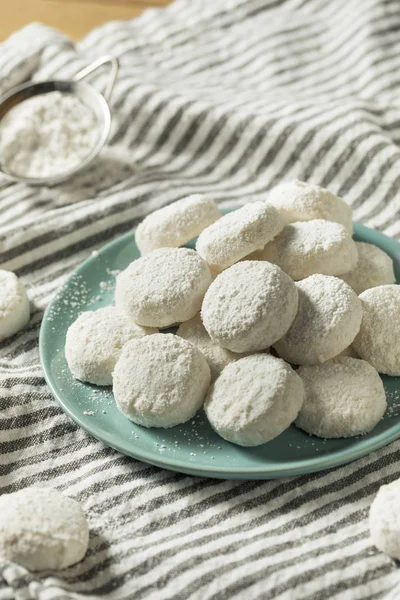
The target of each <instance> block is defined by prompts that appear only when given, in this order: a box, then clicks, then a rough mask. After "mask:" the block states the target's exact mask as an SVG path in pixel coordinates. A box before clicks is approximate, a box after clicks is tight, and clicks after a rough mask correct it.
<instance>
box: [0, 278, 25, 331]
mask: <svg viewBox="0 0 400 600" xmlns="http://www.w3.org/2000/svg"><path fill="white" fill-rule="evenodd" d="M29 317H30V307H29V300H28V296H27V294H26V291H25V287H24V286H23V284H22V283H21V281H20V280H19V279H18V277H17V276H16V275H15V273H12V272H11V271H3V270H0V341H1V340H5V339H6V338H9V337H11V336H12V335H14V334H15V333H17V332H18V331H20V330H21V329H23V328H24V327H25V325H26V324H27V323H28V321H29Z"/></svg>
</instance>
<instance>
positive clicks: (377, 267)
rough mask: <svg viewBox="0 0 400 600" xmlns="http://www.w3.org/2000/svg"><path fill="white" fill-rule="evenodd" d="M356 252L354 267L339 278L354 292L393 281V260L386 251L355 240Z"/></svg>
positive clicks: (358, 292) (359, 292)
mask: <svg viewBox="0 0 400 600" xmlns="http://www.w3.org/2000/svg"><path fill="white" fill-rule="evenodd" d="M355 244H356V246H357V252H358V261H357V264H356V266H355V267H354V269H352V270H351V271H349V272H348V273H345V274H344V275H341V276H340V277H341V279H343V281H345V282H346V283H348V284H349V285H350V286H351V287H352V288H353V290H354V291H355V293H356V294H361V293H362V292H365V290H369V289H370V288H373V287H376V286H378V285H385V284H390V283H395V281H396V279H395V276H394V270H393V261H392V259H391V258H390V256H389V255H388V254H386V252H384V251H383V250H381V249H380V248H378V247H377V246H374V245H373V244H366V243H364V242H355Z"/></svg>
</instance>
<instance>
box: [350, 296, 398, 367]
mask: <svg viewBox="0 0 400 600" xmlns="http://www.w3.org/2000/svg"><path fill="white" fill-rule="evenodd" d="M360 300H361V305H362V311H363V314H362V322H361V327H360V331H359V333H358V335H357V337H356V339H355V340H354V342H353V346H354V348H355V350H356V352H358V354H359V355H360V356H361V358H363V359H364V360H366V361H368V362H369V363H371V365H372V366H373V367H375V369H376V370H377V371H379V373H386V375H394V376H397V375H400V344H399V340H400V286H398V285H381V286H378V287H375V288H372V289H370V290H366V291H365V292H363V293H362V294H360Z"/></svg>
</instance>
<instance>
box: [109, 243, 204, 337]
mask: <svg viewBox="0 0 400 600" xmlns="http://www.w3.org/2000/svg"><path fill="white" fill-rule="evenodd" d="M210 283H211V273H210V270H209V268H208V266H207V264H206V263H205V262H204V260H203V259H202V258H201V257H200V256H199V255H198V254H197V252H195V251H194V250H190V249H189V248H160V249H158V250H153V251H152V252H150V253H149V254H146V256H143V257H142V258H139V259H138V260H135V261H133V262H132V263H131V264H130V265H129V267H128V268H127V269H125V271H123V272H122V273H120V274H119V275H118V276H117V284H116V289H115V304H116V306H117V307H118V308H119V309H121V310H122V311H124V312H126V314H128V315H129V316H131V317H132V319H133V320H134V321H135V322H136V323H139V324H140V325H144V326H147V327H168V326H169V325H173V324H174V323H180V322H182V321H187V320H188V319H191V318H192V317H194V315H195V314H196V313H197V312H199V310H200V307H201V303H202V301H203V297H204V294H205V292H206V290H207V288H208V286H209V285H210Z"/></svg>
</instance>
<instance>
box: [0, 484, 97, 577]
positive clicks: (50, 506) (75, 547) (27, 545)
mask: <svg viewBox="0 0 400 600" xmlns="http://www.w3.org/2000/svg"><path fill="white" fill-rule="evenodd" d="M88 544H89V527H88V522H87V519H86V516H85V513H84V512H83V510H82V507H81V505H80V504H79V503H78V502H76V500H73V499H72V498H69V497H68V496H65V495H64V494H62V493H61V492H58V491H57V490H53V489H51V488H47V487H44V488H39V487H29V488H25V489H22V490H19V491H18V492H14V493H12V494H3V495H2V496H0V558H1V559H2V560H6V561H10V562H15V563H17V564H19V565H22V566H23V567H25V568H26V569H30V570H31V571H43V570H47V569H52V570H53V569H66V568H67V567H69V566H70V565H73V564H75V563H77V562H79V561H80V560H82V558H83V557H84V556H85V554H86V551H87V548H88Z"/></svg>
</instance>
